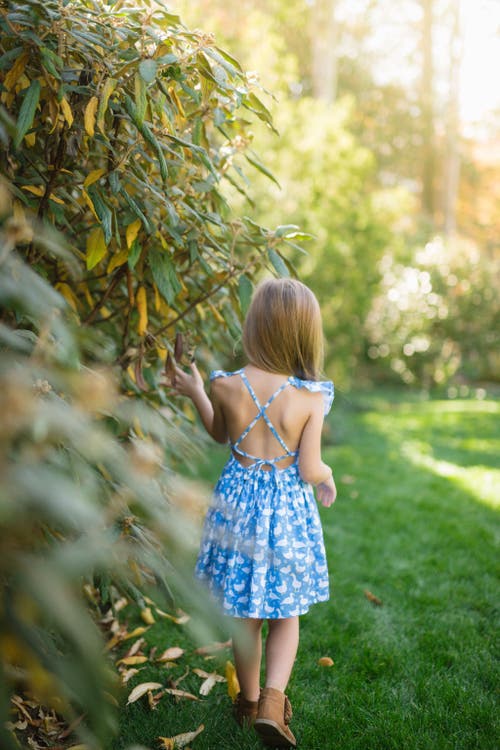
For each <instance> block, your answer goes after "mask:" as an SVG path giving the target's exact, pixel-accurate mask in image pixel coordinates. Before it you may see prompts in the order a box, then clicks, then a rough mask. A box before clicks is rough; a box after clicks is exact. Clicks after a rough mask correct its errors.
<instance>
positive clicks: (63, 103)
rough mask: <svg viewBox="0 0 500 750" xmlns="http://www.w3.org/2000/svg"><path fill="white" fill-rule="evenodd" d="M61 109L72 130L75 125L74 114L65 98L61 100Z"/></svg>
mask: <svg viewBox="0 0 500 750" xmlns="http://www.w3.org/2000/svg"><path fill="white" fill-rule="evenodd" d="M61 109H62V112H63V115H64V119H65V120H66V122H67V123H68V127H69V128H70V127H71V126H72V125H73V112H72V111H71V107H70V106H69V102H68V100H67V99H66V97H65V96H63V98H62V99H61Z"/></svg>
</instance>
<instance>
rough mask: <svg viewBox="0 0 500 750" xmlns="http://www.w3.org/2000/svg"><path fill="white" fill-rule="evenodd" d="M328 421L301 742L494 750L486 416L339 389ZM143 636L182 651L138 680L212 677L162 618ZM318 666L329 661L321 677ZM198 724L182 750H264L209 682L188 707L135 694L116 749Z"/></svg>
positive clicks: (195, 684)
mask: <svg viewBox="0 0 500 750" xmlns="http://www.w3.org/2000/svg"><path fill="white" fill-rule="evenodd" d="M329 427H330V432H329V434H328V441H329V445H328V446H327V448H326V450H325V457H326V458H327V460H328V461H330V462H331V463H332V465H333V466H334V469H335V472H336V477H337V481H338V486H339V498H338V500H337V503H336V505H335V506H334V507H333V508H331V509H322V510H321V514H322V519H323V524H324V533H325V542H326V546H327V550H328V556H329V565H330V572H331V581H332V596H331V600H330V602H328V603H327V604H323V605H318V606H315V607H313V608H312V609H311V611H310V613H309V614H308V615H306V616H305V617H303V618H302V623H301V645H300V649H299V655H298V658H297V663H296V666H295V670H294V673H293V676H292V680H291V683H290V687H289V694H290V698H291V700H292V703H293V707H294V719H293V724H292V728H293V730H294V732H295V733H296V734H297V737H298V740H299V747H301V748H304V750H334V748H342V749H343V750H401V748H408V750H493V748H495V747H498V746H500V730H499V725H498V718H497V712H496V710H495V709H496V706H495V689H496V686H497V685H498V682H499V673H498V664H497V662H496V660H495V642H496V633H497V632H498V631H497V623H498V610H497V600H498V595H497V594H498V568H497V566H496V563H495V559H496V558H495V537H494V534H495V528H497V523H498V515H497V514H496V513H495V512H494V511H493V510H492V508H491V507H489V503H490V502H492V500H493V494H492V493H493V491H492V489H491V487H490V482H491V481H492V478H493V479H494V478H496V477H497V476H498V473H497V472H498V469H497V467H498V455H499V451H498V440H499V437H500V434H499V433H500V428H499V420H498V406H497V405H496V404H495V403H494V402H492V401H481V402H479V401H463V400H462V401H459V400H456V401H450V402H446V401H432V400H430V401H429V400H428V401H425V400H420V399H418V398H415V396H414V395H413V394H408V398H407V399H405V398H404V396H403V397H402V396H401V395H399V396H397V397H394V398H392V397H390V396H389V395H388V394H387V393H385V394H384V393H383V392H379V393H376V394H374V395H373V396H371V397H369V398H368V397H366V396H363V397H352V398H349V399H348V398H347V397H342V395H341V394H339V397H338V400H337V402H336V405H335V408H334V410H333V413H332V416H331V418H330V422H329ZM223 460H224V452H223V451H222V452H221V451H220V449H215V450H214V452H213V453H212V454H211V455H210V464H208V463H207V464H206V465H205V466H204V467H203V469H202V473H203V474H204V476H205V478H206V479H207V480H209V481H211V482H213V481H214V479H215V477H216V475H217V472H218V471H219V469H220V465H221V463H222V461H223ZM479 501H480V502H479ZM366 590H369V591H370V592H372V593H373V594H374V595H375V596H377V597H378V598H379V599H380V600H381V601H382V606H376V605H374V604H373V603H371V602H370V601H369V600H368V599H367V598H366V595H365V591H366ZM131 623H133V621H131ZM145 637H146V639H147V642H148V644H150V645H157V646H158V648H159V649H160V648H166V647H167V646H170V645H181V646H183V647H185V648H187V653H186V656H185V657H184V658H183V659H182V660H180V661H179V667H178V668H177V669H173V670H170V671H169V672H168V673H165V671H162V670H159V671H158V670H157V668H154V667H153V668H151V670H150V669H149V668H147V669H145V670H144V671H143V672H141V673H140V679H139V677H137V681H144V680H145V679H153V680H156V679H159V681H161V680H165V679H166V676H168V677H172V678H174V679H175V678H176V677H178V676H180V675H182V674H183V672H184V671H185V669H186V666H187V665H189V666H190V667H194V666H197V667H200V666H201V667H202V668H204V669H206V670H207V671H210V670H212V669H215V668H217V669H218V670H219V671H221V670H223V666H224V661H225V659H226V658H227V656H228V654H225V655H223V656H222V657H219V658H218V659H215V660H213V661H208V662H207V661H205V660H204V659H203V658H202V657H199V656H196V655H194V654H193V650H194V648H195V644H193V643H192V641H191V640H190V638H189V636H188V634H187V633H186V631H185V628H179V627H178V626H174V625H172V624H167V625H166V624H164V623H163V622H162V623H157V624H155V625H154V626H153V627H152V628H151V629H150V630H149V631H148V632H147V633H146V636H145ZM321 656H330V657H331V658H332V659H333V660H334V662H335V664H334V666H333V667H330V668H325V667H320V666H319V665H318V663H317V662H318V659H319V658H320V657H321ZM199 683H200V680H199V678H197V677H195V676H194V675H192V674H190V675H188V677H186V678H185V682H184V683H182V684H183V685H185V689H187V690H191V691H193V692H195V691H196V690H197V689H198V688H199ZM134 684H135V683H134V682H133V681H131V683H130V689H131V688H132V687H133V685H134ZM127 690H128V688H127ZM200 723H204V724H205V730H204V732H203V733H202V734H201V735H200V736H199V737H198V738H197V739H196V740H195V741H194V743H193V750H196V749H198V750H234V748H239V749H241V750H257V748H259V747H260V743H259V741H258V740H257V739H256V737H255V736H254V735H253V734H252V733H251V732H242V731H240V730H239V728H238V727H237V726H236V725H235V724H234V722H233V720H232V717H231V713H230V701H229V699H228V697H227V694H226V687H225V685H224V684H219V685H216V687H215V688H214V690H213V691H212V692H211V693H210V694H209V696H207V697H206V698H205V699H204V700H203V701H200V702H190V701H181V702H179V703H178V704H177V705H175V704H174V701H173V699H170V698H164V699H162V701H161V702H160V704H159V705H158V708H157V709H156V710H155V711H154V712H152V711H150V709H149V708H148V707H147V704H146V703H145V702H144V699H141V701H139V702H138V704H133V705H132V706H129V707H128V708H125V709H122V711H121V726H122V734H121V737H120V739H119V740H118V741H117V743H116V745H115V748H116V750H118V749H120V750H121V748H125V747H126V746H127V744H130V743H132V742H135V743H140V744H142V745H147V746H150V747H155V746H156V739H155V738H156V737H158V736H159V735H162V736H171V735H173V734H175V733H178V732H183V731H188V730H193V729H195V728H196V727H197V726H198V725H199V724H200Z"/></svg>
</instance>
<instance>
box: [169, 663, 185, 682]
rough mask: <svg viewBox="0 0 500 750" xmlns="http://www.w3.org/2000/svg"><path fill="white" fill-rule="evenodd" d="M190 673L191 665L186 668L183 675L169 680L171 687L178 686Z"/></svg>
mask: <svg viewBox="0 0 500 750" xmlns="http://www.w3.org/2000/svg"><path fill="white" fill-rule="evenodd" d="M176 666H177V665H176ZM188 674H189V667H188V668H187V669H186V671H185V672H184V674H181V676H180V677H178V678H177V679H176V680H169V681H168V684H169V687H171V688H178V687H179V685H180V684H181V682H182V681H183V680H185V679H186V677H187V676H188Z"/></svg>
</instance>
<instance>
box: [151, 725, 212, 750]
mask: <svg viewBox="0 0 500 750" xmlns="http://www.w3.org/2000/svg"><path fill="white" fill-rule="evenodd" d="M204 729H205V726H204V724H200V726H199V727H198V729H195V730H194V732H184V734H176V735H175V737H158V739H159V741H160V744H161V747H162V749H163V750H176V749H177V748H182V747H186V745H187V744H188V743H189V742H192V741H193V740H194V739H195V737H198V735H199V734H201V732H203V730H204Z"/></svg>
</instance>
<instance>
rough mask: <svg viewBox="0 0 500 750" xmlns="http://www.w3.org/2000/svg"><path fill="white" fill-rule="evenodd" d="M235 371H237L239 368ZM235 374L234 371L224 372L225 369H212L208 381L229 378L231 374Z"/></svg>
mask: <svg viewBox="0 0 500 750" xmlns="http://www.w3.org/2000/svg"><path fill="white" fill-rule="evenodd" d="M237 372H239V370H238V371H237ZM236 374H237V373H236V372H226V371H225V370H212V372H211V373H210V381H212V380H216V379H217V378H230V377H231V375H236Z"/></svg>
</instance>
